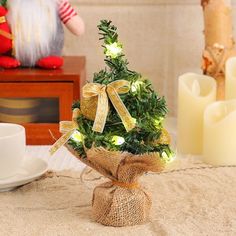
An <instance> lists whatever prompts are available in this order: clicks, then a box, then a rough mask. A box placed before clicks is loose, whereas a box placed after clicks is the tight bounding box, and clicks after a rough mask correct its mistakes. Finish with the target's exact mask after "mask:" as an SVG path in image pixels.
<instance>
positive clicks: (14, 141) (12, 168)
mask: <svg viewBox="0 0 236 236" xmlns="http://www.w3.org/2000/svg"><path fill="white" fill-rule="evenodd" d="M25 148H26V138H25V128H24V127H23V126H21V125H17V124H8V123H0V179H5V178H8V177H11V176H13V175H15V174H17V172H18V171H19V169H20V166H21V164H22V162H23V159H24V155H25Z"/></svg>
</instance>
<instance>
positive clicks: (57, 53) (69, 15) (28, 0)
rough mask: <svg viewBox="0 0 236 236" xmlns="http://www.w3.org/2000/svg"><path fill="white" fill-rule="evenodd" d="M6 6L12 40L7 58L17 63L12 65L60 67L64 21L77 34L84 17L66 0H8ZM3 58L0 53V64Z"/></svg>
mask: <svg viewBox="0 0 236 236" xmlns="http://www.w3.org/2000/svg"><path fill="white" fill-rule="evenodd" d="M6 6H7V9H8V13H7V15H6V19H7V23H8V24H9V26H10V29H11V33H12V39H13V44H12V57H8V58H7V59H8V60H11V59H12V60H17V62H18V63H14V64H13V63H12V65H14V66H12V68H13V67H17V66H19V65H21V66H23V67H34V66H38V67H41V68H46V69H56V68H59V67H61V66H62V65H63V59H62V57H61V53H62V48H63V44H64V32H63V24H65V26H66V27H67V28H68V29H69V31H71V32H72V33H73V34H75V35H77V36H79V35H81V34H83V32H84V23H83V20H82V19H81V17H80V16H79V15H78V14H77V13H76V11H75V10H74V9H73V8H72V7H71V5H70V3H69V2H68V0H7V4H6ZM1 60H2V61H1ZM4 60H6V56H5V55H4V56H0V65H4V63H3V61H4ZM2 67H4V66H2ZM8 68H9V66H8Z"/></svg>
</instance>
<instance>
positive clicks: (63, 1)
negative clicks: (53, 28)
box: [59, 0, 77, 24]
mask: <svg viewBox="0 0 236 236" xmlns="http://www.w3.org/2000/svg"><path fill="white" fill-rule="evenodd" d="M76 15H77V12H76V11H75V9H74V8H73V7H72V6H71V5H70V3H69V1H68V0H59V16H60V18H61V21H62V22H63V23H64V24H66V23H67V22H68V21H69V20H70V19H71V18H72V17H73V16H76Z"/></svg>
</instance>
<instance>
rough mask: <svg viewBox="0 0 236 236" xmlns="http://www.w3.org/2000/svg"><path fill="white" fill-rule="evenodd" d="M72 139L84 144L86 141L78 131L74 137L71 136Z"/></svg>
mask: <svg viewBox="0 0 236 236" xmlns="http://www.w3.org/2000/svg"><path fill="white" fill-rule="evenodd" d="M71 139H73V140H74V141H75V142H82V141H83V139H84V136H83V135H82V134H81V133H80V132H79V131H78V130H76V131H75V132H74V133H73V134H72V135H71Z"/></svg>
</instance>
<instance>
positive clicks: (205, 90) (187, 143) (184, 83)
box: [177, 73, 216, 154]
mask: <svg viewBox="0 0 236 236" xmlns="http://www.w3.org/2000/svg"><path fill="white" fill-rule="evenodd" d="M215 100H216V82H215V80H214V79H213V78H212V77H209V76H205V75H198V74H194V73H187V74H184V75H182V76H180V77H179V88H178V121H177V132H178V135H177V138H178V141H177V147H178V151H179V152H180V153H184V154H202V142H203V114H204V110H205V108H206V107H207V106H208V105H209V104H211V103H212V102H214V101H215Z"/></svg>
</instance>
